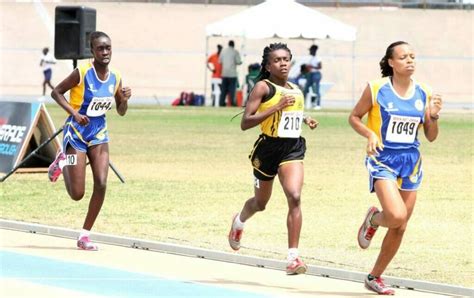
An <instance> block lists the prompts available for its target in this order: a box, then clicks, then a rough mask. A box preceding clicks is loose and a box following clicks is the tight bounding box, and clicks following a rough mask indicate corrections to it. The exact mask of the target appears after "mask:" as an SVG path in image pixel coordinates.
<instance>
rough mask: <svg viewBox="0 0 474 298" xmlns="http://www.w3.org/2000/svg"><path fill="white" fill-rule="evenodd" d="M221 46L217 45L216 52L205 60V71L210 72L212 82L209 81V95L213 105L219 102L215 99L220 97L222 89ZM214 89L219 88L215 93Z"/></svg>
mask: <svg viewBox="0 0 474 298" xmlns="http://www.w3.org/2000/svg"><path fill="white" fill-rule="evenodd" d="M221 51H222V46H221V45H220V44H218V45H217V52H215V53H214V54H211V55H210V56H209V58H207V69H209V70H210V71H211V72H212V80H211V94H212V101H213V104H212V105H214V101H216V100H219V98H215V97H217V96H218V95H219V96H220V93H221V91H220V90H221V89H222V78H221V77H222V64H221V63H220V62H219V55H220V54H221ZM216 88H219V89H218V91H219V92H216Z"/></svg>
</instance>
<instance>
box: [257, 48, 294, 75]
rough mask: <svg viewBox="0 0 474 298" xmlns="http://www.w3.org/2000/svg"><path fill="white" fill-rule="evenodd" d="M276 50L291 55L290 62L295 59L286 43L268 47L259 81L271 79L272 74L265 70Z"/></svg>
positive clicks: (264, 53) (264, 50) (264, 52)
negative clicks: (272, 53)
mask: <svg viewBox="0 0 474 298" xmlns="http://www.w3.org/2000/svg"><path fill="white" fill-rule="evenodd" d="M276 50H285V51H287V52H288V53H289V54H290V60H291V58H292V57H293V56H292V55H291V51H290V49H289V48H288V47H287V46H286V43H280V42H279V43H271V44H270V45H269V46H266V47H265V48H264V49H263V55H262V63H261V64H260V73H259V74H258V77H257V78H258V79H257V80H258V81H261V80H264V79H268V78H269V77H270V72H268V70H267V69H266V68H265V66H267V64H268V58H269V57H270V53H271V52H273V51H276Z"/></svg>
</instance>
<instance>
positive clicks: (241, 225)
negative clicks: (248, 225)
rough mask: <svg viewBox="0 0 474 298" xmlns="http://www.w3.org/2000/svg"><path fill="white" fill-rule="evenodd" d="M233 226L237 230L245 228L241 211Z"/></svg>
mask: <svg viewBox="0 0 474 298" xmlns="http://www.w3.org/2000/svg"><path fill="white" fill-rule="evenodd" d="M232 228H234V229H237V230H243V229H244V223H243V222H241V221H240V212H239V214H237V216H236V217H235V220H234V223H233V224H232Z"/></svg>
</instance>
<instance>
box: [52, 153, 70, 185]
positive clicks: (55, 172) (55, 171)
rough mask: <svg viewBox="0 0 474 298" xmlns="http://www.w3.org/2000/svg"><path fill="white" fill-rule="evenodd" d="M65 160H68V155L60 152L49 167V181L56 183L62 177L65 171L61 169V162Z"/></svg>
mask: <svg viewBox="0 0 474 298" xmlns="http://www.w3.org/2000/svg"><path fill="white" fill-rule="evenodd" d="M65 159H66V155H65V154H64V153H62V152H61V151H59V152H58V154H57V155H56V159H55V160H54V161H53V162H52V163H51V165H49V168H48V178H49V181H51V182H56V180H58V178H59V176H61V173H62V172H63V170H62V168H61V167H60V165H59V162H61V161H63V160H65Z"/></svg>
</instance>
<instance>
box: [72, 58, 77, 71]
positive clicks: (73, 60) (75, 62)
mask: <svg viewBox="0 0 474 298" xmlns="http://www.w3.org/2000/svg"><path fill="white" fill-rule="evenodd" d="M76 68H77V59H72V69H76Z"/></svg>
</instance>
